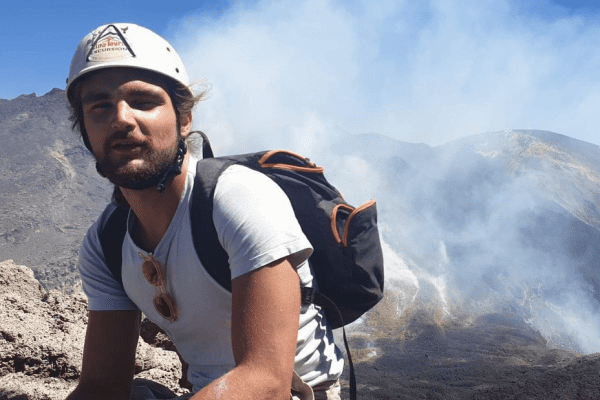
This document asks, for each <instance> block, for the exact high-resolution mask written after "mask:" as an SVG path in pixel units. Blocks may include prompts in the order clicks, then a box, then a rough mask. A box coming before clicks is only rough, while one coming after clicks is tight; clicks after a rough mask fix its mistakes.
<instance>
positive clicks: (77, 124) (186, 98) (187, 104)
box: [67, 70, 209, 153]
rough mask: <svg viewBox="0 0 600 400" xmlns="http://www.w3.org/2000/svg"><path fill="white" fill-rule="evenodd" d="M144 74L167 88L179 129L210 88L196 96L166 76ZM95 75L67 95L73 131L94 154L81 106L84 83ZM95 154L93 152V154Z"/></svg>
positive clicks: (78, 81) (81, 79) (82, 81)
mask: <svg viewBox="0 0 600 400" xmlns="http://www.w3.org/2000/svg"><path fill="white" fill-rule="evenodd" d="M140 72H141V73H142V74H145V75H147V76H149V77H151V78H154V79H158V80H163V81H164V82H165V83H166V86H167V93H168V94H169V97H170V98H171V102H172V103H173V107H174V108H175V114H176V116H177V129H178V130H179V128H180V123H181V120H182V119H183V118H186V117H187V116H188V115H190V114H191V113H192V110H193V109H194V107H195V106H196V104H197V103H198V102H200V101H202V100H204V99H205V98H206V97H207V94H208V90H209V89H208V88H206V87H204V88H203V90H202V91H200V92H199V93H198V94H194V93H193V91H192V88H191V86H192V85H190V87H185V86H184V85H182V84H181V83H179V82H177V81H175V80H174V79H171V78H168V77H165V76H164V75H161V74H158V73H156V72H152V71H147V70H140ZM93 75H94V73H93V72H92V73H89V74H86V75H84V76H82V77H80V78H79V79H78V80H77V81H76V82H75V83H74V84H73V85H72V86H71V88H70V90H69V92H68V93H67V98H68V100H69V104H68V106H69V113H70V115H69V121H71V129H73V130H78V131H79V133H80V134H81V138H82V139H83V143H84V144H85V147H87V149H88V150H89V151H90V152H92V146H91V144H90V141H89V138H88V135H87V131H86V130H85V124H84V122H83V106H82V104H81V89H82V86H83V83H84V82H86V81H87V80H89V79H90V77H92V76H93ZM92 153H93V152H92Z"/></svg>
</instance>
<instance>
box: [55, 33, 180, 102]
mask: <svg viewBox="0 0 600 400" xmlns="http://www.w3.org/2000/svg"><path fill="white" fill-rule="evenodd" d="M114 67H130V68H141V69H145V70H148V71H154V72H158V73H160V74H162V75H165V76H167V77H169V78H172V79H174V80H176V81H177V82H179V83H181V84H182V85H183V86H184V87H186V88H187V87H188V86H189V84H190V79H189V77H188V75H187V72H186V70H185V67H184V66H183V62H182V61H181V58H180V57H179V55H178V54H177V52H176V51H175V49H173V46H171V45H170V44H169V42H167V41H166V40H165V39H163V38H162V37H160V36H159V35H157V34H156V33H154V32H152V31H151V30H149V29H146V28H144V27H141V26H139V25H135V24H131V23H114V24H106V25H102V26H100V27H98V28H96V29H94V30H93V31H92V32H90V33H88V34H87V35H86V36H85V37H84V38H83V39H82V40H81V41H80V42H79V45H78V46H77V50H76V51H75V54H74V55H73V59H72V60H71V69H70V70H69V78H68V79H67V91H66V94H67V98H69V90H70V89H71V87H73V84H74V83H75V81H77V79H79V78H80V77H81V76H83V75H85V74H87V73H89V72H92V71H96V70H100V69H104V68H114Z"/></svg>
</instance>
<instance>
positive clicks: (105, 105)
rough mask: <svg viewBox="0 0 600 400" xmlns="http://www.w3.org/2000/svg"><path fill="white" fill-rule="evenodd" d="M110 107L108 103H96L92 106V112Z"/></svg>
mask: <svg viewBox="0 0 600 400" xmlns="http://www.w3.org/2000/svg"><path fill="white" fill-rule="evenodd" d="M108 107H110V103H96V104H93V105H92V110H103V109H106V108H108Z"/></svg>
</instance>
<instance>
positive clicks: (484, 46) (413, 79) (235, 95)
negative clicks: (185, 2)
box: [174, 0, 600, 146]
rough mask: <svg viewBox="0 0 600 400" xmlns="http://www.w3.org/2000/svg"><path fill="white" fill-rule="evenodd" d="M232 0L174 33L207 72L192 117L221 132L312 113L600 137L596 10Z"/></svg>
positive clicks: (334, 122) (334, 121) (329, 119)
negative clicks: (203, 96)
mask: <svg viewBox="0 0 600 400" xmlns="http://www.w3.org/2000/svg"><path fill="white" fill-rule="evenodd" d="M236 4H237V5H236V6H233V7H232V8H231V9H230V10H229V11H227V12H225V13H224V14H219V15H218V16H214V15H213V14H211V13H207V14H206V15H205V16H204V17H202V16H200V17H198V16H197V15H195V16H194V17H193V18H189V19H188V20H184V21H182V22H181V23H180V24H179V25H178V26H179V32H180V33H179V34H175V35H174V36H175V38H176V39H175V40H174V41H175V44H176V47H177V48H178V49H181V50H182V53H183V56H184V61H185V62H186V65H187V66H188V69H189V72H190V75H191V76H192V77H193V78H194V79H196V80H200V79H207V80H208V82H209V83H210V84H212V87H213V89H212V98H211V100H210V101H209V102H206V103H205V104H204V105H203V106H202V107H201V108H200V111H199V112H198V113H197V114H196V119H197V121H198V126H199V127H200V128H203V129H205V130H207V131H211V132H212V133H213V136H214V137H215V142H216V144H218V145H219V146H230V145H232V144H234V143H236V142H239V140H240V138H241V137H263V136H268V137H272V136H274V135H282V136H287V135H289V134H290V127H291V126H303V125H304V124H305V123H306V121H307V120H308V119H310V118H317V119H318V120H320V121H321V123H322V124H323V125H324V126H328V127H333V126H338V127H339V128H341V129H342V130H344V131H346V132H349V133H364V132H378V133H381V134H385V135H388V136H390V137H393V138H395V139H399V140H404V141H409V142H424V143H427V144H430V145H438V144H442V143H446V142H448V141H451V140H454V139H458V138H460V137H464V136H467V135H469V134H476V133H481V132H492V131H499V130H502V129H505V128H512V129H514V128H536V129H546V130H551V131H554V132H560V133H562V134H565V135H568V136H571V137H576V138H579V139H582V140H586V141H588V142H591V143H596V144H599V141H598V139H597V129H596V127H597V126H598V119H597V112H596V111H597V110H598V109H599V106H600V94H599V93H600V90H599V89H600V77H599V76H598V74H596V71H598V70H599V69H600V51H598V50H599V46H600V26H599V25H598V24H597V23H595V22H594V21H595V20H594V18H597V15H595V14H593V13H592V12H591V11H590V12H589V13H588V14H587V15H570V14H567V13H566V11H565V10H564V9H563V8H561V7H558V6H554V5H552V4H551V3H549V4H547V5H542V6H539V5H530V6H525V5H522V4H521V2H516V1H507V0H504V1H502V0H501V1H474V0H473V1H466V2H465V1H460V2H459V1H455V0H441V1H440V0H437V1H419V2H408V1H398V0H390V1H384V0H375V1H368V2H367V1H359V0H355V1H348V2H337V1H332V0H303V1H291V0H284V1H268V0H263V1H258V2H257V3H255V4H253V5H249V6H248V5H244V4H245V3H241V2H240V3H236ZM200 15H202V14H200ZM261 144H262V143H261Z"/></svg>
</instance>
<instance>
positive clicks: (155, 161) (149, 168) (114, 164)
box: [96, 133, 181, 190]
mask: <svg viewBox="0 0 600 400" xmlns="http://www.w3.org/2000/svg"><path fill="white" fill-rule="evenodd" d="M180 138H181V135H180V134H179V133H177V138H176V140H175V141H174V143H173V146H171V147H170V148H166V149H160V150H153V151H144V153H143V155H142V157H141V159H142V160H143V163H142V165H140V166H132V165H130V161H131V160H129V159H125V160H119V161H115V160H113V159H111V158H110V146H106V148H105V151H104V154H105V155H104V156H103V157H101V158H100V159H98V160H97V161H96V169H97V170H98V172H99V173H100V174H101V175H102V176H104V177H106V178H107V179H108V180H109V181H110V182H111V183H113V184H115V185H117V186H119V187H122V188H125V189H131V190H144V189H149V188H151V187H153V186H157V185H158V184H159V182H160V181H161V179H162V178H163V177H164V176H165V174H166V173H167V171H169V169H170V168H171V167H172V166H173V163H174V162H175V160H176V157H177V148H178V143H179V139H180ZM144 147H145V146H144ZM144 150H147V147H145V148H144Z"/></svg>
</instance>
